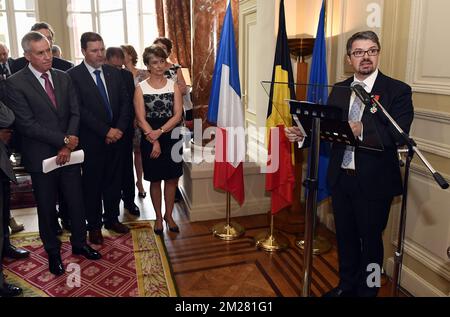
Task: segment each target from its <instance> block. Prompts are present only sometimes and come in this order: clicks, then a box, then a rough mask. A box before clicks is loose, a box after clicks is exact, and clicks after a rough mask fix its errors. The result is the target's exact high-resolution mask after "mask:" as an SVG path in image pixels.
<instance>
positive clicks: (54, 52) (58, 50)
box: [52, 44, 62, 54]
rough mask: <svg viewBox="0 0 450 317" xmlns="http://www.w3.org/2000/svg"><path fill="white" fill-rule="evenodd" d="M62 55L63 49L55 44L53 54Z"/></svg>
mask: <svg viewBox="0 0 450 317" xmlns="http://www.w3.org/2000/svg"><path fill="white" fill-rule="evenodd" d="M58 52H59V53H60V54H61V53H62V50H61V47H59V45H56V44H53V46H52V53H53V54H56V53H58Z"/></svg>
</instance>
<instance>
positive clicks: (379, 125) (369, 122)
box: [285, 31, 414, 297]
mask: <svg viewBox="0 0 450 317" xmlns="http://www.w3.org/2000/svg"><path fill="white" fill-rule="evenodd" d="M380 51H381V46H380V41H379V39H378V36H377V35H376V34H375V33H374V32H372V31H364V32H358V33H356V34H354V35H353V36H352V37H351V38H350V39H349V40H348V42H347V62H348V63H349V64H350V65H351V66H352V68H353V70H354V76H352V77H350V78H348V79H347V80H345V81H343V82H340V83H337V84H336V85H335V86H342V87H349V88H339V87H334V88H333V89H332V91H331V93H330V96H329V98H328V103H329V104H330V105H334V106H338V107H340V108H342V109H343V112H344V114H348V121H349V124H350V127H351V129H352V131H353V134H354V136H355V137H356V138H358V139H359V140H360V141H362V142H364V141H365V140H368V139H373V138H374V137H375V138H376V139H377V140H378V141H379V142H380V143H381V144H382V146H383V147H384V150H383V151H372V150H367V149H363V148H356V149H355V148H353V147H350V146H345V145H343V144H337V143H336V144H333V147H332V150H331V154H330V161H329V166H328V175H327V181H328V187H329V189H330V192H331V199H332V205H333V212H334V220H335V226H336V239H337V244H338V256H339V285H338V286H337V287H336V288H334V289H332V290H331V291H329V292H328V293H326V294H324V295H323V296H324V297H352V296H358V297H375V296H376V295H377V294H378V290H379V286H373V285H372V283H370V281H371V279H370V277H371V274H373V272H374V270H373V265H375V266H376V265H378V267H379V268H381V267H382V266H383V240H382V233H383V230H384V229H385V227H386V225H387V221H388V218H389V211H390V208H391V203H392V200H393V198H394V197H395V196H398V195H401V194H402V192H403V189H402V179H401V174H400V167H399V162H398V155H397V146H398V145H399V144H400V143H401V137H400V135H399V134H398V132H396V131H395V130H394V129H393V128H391V126H390V125H389V122H388V121H387V120H385V119H384V118H383V117H382V116H381V113H379V112H381V110H378V109H377V108H376V107H372V106H371V107H370V108H369V107H368V106H366V105H364V104H363V103H362V101H361V100H360V98H358V97H357V96H356V95H355V93H352V90H351V89H350V87H354V86H355V85H359V86H362V87H363V89H364V90H365V91H366V92H367V93H370V95H372V96H375V98H377V99H378V101H379V102H380V104H381V105H383V106H384V108H385V109H386V111H387V112H388V113H389V114H390V115H391V116H392V117H393V118H394V120H395V121H396V122H397V123H398V125H399V126H400V127H401V128H402V129H403V130H404V131H405V132H406V133H408V132H409V129H410V127H411V123H412V120H413V116H414V111H413V105H412V98H411V97H412V93H411V87H409V86H408V85H407V84H405V83H403V82H401V81H398V80H395V79H393V78H390V77H388V76H386V75H384V74H382V73H381V72H380V71H379V70H378V62H379V55H380ZM368 108H369V109H368ZM285 132H286V136H287V137H288V138H289V140H290V141H291V142H303V141H304V138H303V136H302V135H301V132H300V130H299V129H298V128H297V127H292V128H287V129H286V131H285ZM368 280H369V283H368Z"/></svg>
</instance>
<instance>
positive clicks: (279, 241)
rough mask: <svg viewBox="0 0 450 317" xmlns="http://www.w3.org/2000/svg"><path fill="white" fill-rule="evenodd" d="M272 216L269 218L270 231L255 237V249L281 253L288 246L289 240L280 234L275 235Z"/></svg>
mask: <svg viewBox="0 0 450 317" xmlns="http://www.w3.org/2000/svg"><path fill="white" fill-rule="evenodd" d="M273 218H274V217H273V215H271V217H270V231H269V232H261V233H260V234H258V235H257V236H256V237H255V241H256V247H258V248H260V249H262V250H264V251H267V252H274V251H282V250H285V249H287V247H288V246H289V240H288V239H287V238H286V237H285V236H283V235H282V234H281V233H277V234H275V232H274V226H273Z"/></svg>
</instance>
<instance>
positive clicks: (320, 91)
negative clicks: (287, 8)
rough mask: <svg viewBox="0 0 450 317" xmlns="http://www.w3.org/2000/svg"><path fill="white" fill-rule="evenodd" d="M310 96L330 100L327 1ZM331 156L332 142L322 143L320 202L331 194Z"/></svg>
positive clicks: (323, 7) (320, 21)
mask: <svg viewBox="0 0 450 317" xmlns="http://www.w3.org/2000/svg"><path fill="white" fill-rule="evenodd" d="M309 84H310V86H308V96H307V99H308V101H310V102H314V103H317V104H322V105H326V104H327V101H328V87H327V86H328V76H327V49H326V45H325V1H323V3H322V9H321V11H320V18H319V26H318V27H317V35H316V40H315V43H314V51H313V56H312V65H311V72H310V74H309ZM329 157H330V144H328V143H323V142H322V144H321V145H320V158H319V173H318V178H319V189H318V192H317V201H318V202H320V201H322V200H324V199H325V198H327V197H328V196H329V195H330V194H329V191H328V186H327V170H328V162H329Z"/></svg>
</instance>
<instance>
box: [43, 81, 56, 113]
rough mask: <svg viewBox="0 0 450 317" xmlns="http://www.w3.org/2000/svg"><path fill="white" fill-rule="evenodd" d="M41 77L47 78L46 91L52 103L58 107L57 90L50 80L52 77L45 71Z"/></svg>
mask: <svg viewBox="0 0 450 317" xmlns="http://www.w3.org/2000/svg"><path fill="white" fill-rule="evenodd" d="M41 78H43V79H44V80H45V92H46V93H47V95H48V97H49V98H50V100H51V101H52V104H53V105H54V106H55V108H56V107H57V106H56V97H55V91H54V89H53V86H52V83H51V82H50V79H49V78H48V74H47V73H43V74H42V75H41Z"/></svg>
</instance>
